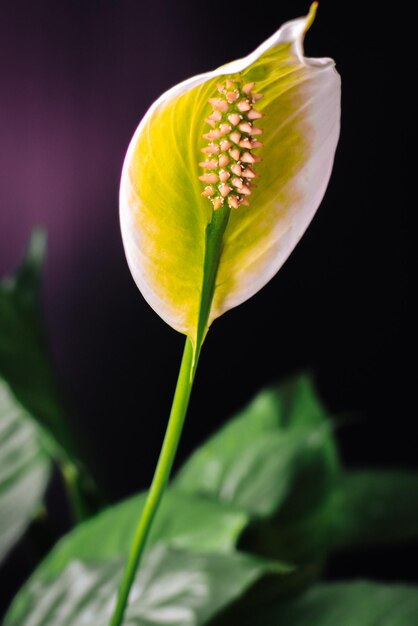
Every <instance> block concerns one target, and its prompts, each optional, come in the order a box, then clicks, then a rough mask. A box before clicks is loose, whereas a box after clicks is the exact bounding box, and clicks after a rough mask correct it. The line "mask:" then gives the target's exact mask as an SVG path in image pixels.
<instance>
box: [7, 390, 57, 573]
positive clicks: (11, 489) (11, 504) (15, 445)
mask: <svg viewBox="0 0 418 626" xmlns="http://www.w3.org/2000/svg"><path fill="white" fill-rule="evenodd" d="M50 470H51V462H50V459H49V457H48V455H47V454H46V452H45V451H44V450H43V448H42V447H41V442H40V438H39V432H38V430H37V429H36V427H35V424H34V422H33V419H32V418H31V416H30V415H29V414H28V413H27V411H25V409H24V408H23V407H22V406H21V405H20V404H19V403H18V401H17V400H16V398H15V397H14V395H13V394H12V392H11V390H10V388H9V387H8V385H7V384H6V383H5V382H4V381H2V380H1V378H0V561H1V560H2V559H3V558H4V557H5V555H6V554H7V553H8V552H9V550H10V549H11V548H12V547H13V545H14V544H15V543H16V541H17V540H18V539H19V538H20V536H21V535H22V534H23V533H24V531H25V530H26V527H27V526H28V525H29V523H30V522H31V520H32V518H33V516H34V515H35V512H36V508H37V507H38V506H39V504H40V503H41V501H42V498H43V495H44V491H45V488H46V485H47V482H48V478H49V475H50Z"/></svg>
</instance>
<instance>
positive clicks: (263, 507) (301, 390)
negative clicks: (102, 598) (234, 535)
mask: <svg viewBox="0 0 418 626" xmlns="http://www.w3.org/2000/svg"><path fill="white" fill-rule="evenodd" d="M338 476H339V466H338V458H337V452H336V447H335V443H334V440H333V436H332V430H331V428H330V424H329V421H328V418H327V411H326V409H325V408H324V407H323V405H322V404H321V402H320V401H319V399H318V397H317V395H316V393H315V390H314V387H313V385H312V383H311V381H310V379H309V377H308V376H307V375H302V376H299V377H296V378H294V379H293V380H289V381H287V382H285V383H284V384H282V385H280V386H279V387H276V388H271V389H267V390H265V391H262V392H261V393H260V394H259V395H258V396H257V397H256V398H255V400H254V401H253V402H252V403H251V404H250V405H249V406H248V407H247V408H246V409H244V411H242V412H241V413H240V414H239V415H237V416H236V417H235V418H234V419H232V420H231V421H230V422H228V423H227V424H226V426H224V427H223V428H222V429H221V430H220V431H219V432H218V433H216V434H215V435H213V436H212V437H211V438H210V439H209V440H208V441H207V442H206V443H204V444H203V445H202V446H201V447H200V448H199V449H198V450H197V451H196V452H195V453H194V454H193V455H192V456H191V458H190V459H189V460H188V461H187V462H186V464H185V465H184V466H183V468H182V469H181V470H180V472H179V474H178V476H177V479H176V481H175V484H176V486H177V487H178V488H181V489H183V490H185V491H187V492H189V493H199V494H204V495H206V496H207V497H211V498H213V499H216V500H218V501H221V502H227V503H230V504H233V505H234V506H236V507H238V508H242V509H244V510H246V511H247V512H248V513H249V514H250V515H251V516H252V517H253V519H254V522H253V524H252V525H251V528H250V530H249V531H248V532H247V533H246V534H245V536H244V539H243V540H242V542H241V544H240V545H242V546H243V547H244V548H245V549H248V550H249V551H252V552H257V553H259V554H262V555H264V556H268V557H269V558H273V557H274V558H279V559H281V560H282V559H284V560H285V561H291V562H295V563H298V564H303V563H307V562H309V563H310V565H309V568H310V571H311V574H310V575H311V576H312V575H313V572H315V574H316V573H317V570H318V563H319V562H320V561H322V560H323V557H324V554H325V551H326V549H327V547H328V545H329V540H330V533H329V530H330V524H331V520H330V511H331V503H332V498H333V496H334V493H335V488H336V484H337V480H338ZM314 562H315V563H316V564H315V565H314V564H313V563H314Z"/></svg>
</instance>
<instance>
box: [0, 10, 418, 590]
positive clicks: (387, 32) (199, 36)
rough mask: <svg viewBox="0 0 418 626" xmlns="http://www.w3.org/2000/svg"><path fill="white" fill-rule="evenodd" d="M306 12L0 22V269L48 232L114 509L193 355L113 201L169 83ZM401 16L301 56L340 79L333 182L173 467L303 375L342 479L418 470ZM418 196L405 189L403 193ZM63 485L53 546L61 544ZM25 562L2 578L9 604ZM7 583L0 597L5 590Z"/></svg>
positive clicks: (350, 14) (158, 432)
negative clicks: (325, 62) (381, 470)
mask: <svg viewBox="0 0 418 626" xmlns="http://www.w3.org/2000/svg"><path fill="white" fill-rule="evenodd" d="M307 9H308V3H307V2H298V1H297V2H295V1H293V2H280V3H271V6H270V7H269V6H268V5H267V3H254V6H253V7H252V8H250V9H244V8H242V7H241V5H240V3H237V5H236V6H234V5H233V3H231V2H228V3H226V4H225V6H224V7H223V6H222V3H221V2H217V3H212V4H211V3H208V2H207V1H205V2H200V1H199V2H194V3H191V2H170V1H169V0H165V1H162V0H155V1H153V2H147V3H142V2H134V1H131V2H129V1H126V0H121V1H120V2H116V1H113V2H111V1H102V2H99V1H96V2H95V1H84V2H81V1H80V2H79V1H73V2H46V1H44V2H37V3H31V2H27V3H19V2H17V3H3V4H2V7H1V13H2V18H1V23H0V35H1V37H0V58H1V64H2V72H4V76H3V79H2V80H1V83H0V85H1V86H0V88H1V91H2V97H1V102H0V107H1V116H0V134H1V137H2V140H1V142H0V143H1V146H0V166H1V167H0V172H1V173H0V176H1V186H0V270H1V271H2V273H6V272H8V271H11V270H12V269H13V267H14V265H15V264H16V263H17V261H18V259H19V257H20V256H21V254H22V251H23V248H24V246H25V242H26V240H27V238H28V236H29V232H30V229H31V227H32V226H34V225H36V224H43V225H45V226H46V227H47V228H48V231H49V254H48V260H47V266H46V273H45V281H44V308H45V315H46V319H47V324H48V329H49V336H50V342H51V350H52V353H53V357H54V360H55V363H56V365H57V368H58V371H59V373H60V376H61V378H62V381H63V386H64V388H65V391H66V394H67V397H68V398H69V400H70V403H71V406H72V416H73V422H74V426H75V428H76V429H77V430H78V432H79V434H80V435H81V436H83V437H84V439H85V441H86V443H87V445H88V446H89V447H90V448H91V449H92V450H93V453H94V457H95V469H96V473H97V474H98V475H99V477H100V479H101V481H102V483H103V484H104V485H105V487H106V489H107V493H108V497H109V499H110V500H112V501H117V500H118V499H120V498H122V497H124V496H127V495H128V494H131V493H134V492H135V491H138V490H139V489H143V488H145V487H146V486H147V485H148V484H149V481H150V479H151V476H152V470H153V467H154V464H155V461H156V458H157V454H158V450H159V446H160V442H161V438H162V435H163V432H164V428H165V423H166V418H167V414H168V411H169V407H170V402H171V396H172V392H173V388H174V384H175V379H176V375H177V368H178V364H179V359H180V355H181V350H182V344H183V337H182V336H180V335H178V334H176V333H175V332H174V331H173V330H172V329H171V328H169V327H168V326H166V325H165V324H164V323H163V322H162V321H161V320H160V319H159V318H158V316H157V315H156V314H155V313H154V312H153V311H152V310H151V309H150V308H149V307H148V305H147V304H146V303H145V301H144V300H143V299H142V296H141V295H140V294H139V293H138V291H137V290H136V287H135V286H134V283H133V281H132V279H131V277H130V275H129V272H128V269H127V266H126V263H125V260H124V253H123V249H122V245H121V239H120V233H119V225H118V213H117V194H118V184H119V176H120V169H121V164H122V161H123V157H124V152H125V150H126V147H127V145H128V142H129V140H130V137H131V135H132V133H133V131H134V129H135V127H136V125H137V123H138V122H139V120H140V118H141V117H142V115H143V114H144V112H145V111H146V109H147V107H148V106H149V105H150V104H151V103H152V102H153V100H154V99H155V98H156V97H158V95H159V94H160V93H161V92H163V91H165V90H166V89H167V88H168V87H170V86H172V85H173V84H175V83H177V82H179V81H180V80H183V79H184V78H187V77H189V76H191V75H193V74H196V73H200V72H202V71H206V70H210V69H213V68H215V67H217V66H218V65H220V64H223V63H225V62H226V61H228V60H231V59H233V58H237V57H239V56H243V55H245V54H247V53H248V52H250V51H251V50H252V49H254V48H255V47H256V46H257V45H258V44H259V43H260V42H261V41H262V40H264V39H265V38H266V37H267V36H269V35H271V34H272V32H273V31H274V30H275V29H276V28H277V27H278V26H279V25H280V24H281V23H282V22H284V21H286V20H288V19H291V18H294V17H298V16H299V15H303V14H304V13H306V11H307ZM408 21H409V18H408V15H405V14H404V13H403V7H402V5H401V4H398V5H396V4H395V5H392V7H391V11H390V12H384V11H383V9H382V5H381V4H377V3H376V4H374V3H369V4H366V5H364V4H362V5H360V4H357V5H355V4H352V5H349V4H348V3H344V4H343V3H336V2H326V1H323V2H321V6H320V7H319V11H318V16H317V19H316V21H315V24H314V26H313V27H312V29H311V31H310V32H309V34H308V36H307V40H306V53H307V55H308V56H331V57H333V58H334V59H335V60H336V62H337V68H338V70H339V72H340V74H341V75H342V81H343V99H342V132H341V139H340V143H339V147H338V150H337V156H336V161H335V167H334V172H333V175H332V178H331V181H330V184H329V188H328V191H327V193H326V196H325V198H324V200H323V202H322V205H321V207H320V209H319V211H318V213H317V215H316V217H315V219H314V221H313V223H312V225H311V226H310V228H309V230H308V232H307V233H306V235H305V236H304V238H303V239H302V241H301V243H300V244H299V245H298V247H297V249H296V250H295V251H294V253H293V254H292V256H291V257H290V259H289V260H288V261H287V263H286V264H285V266H284V267H283V268H282V270H281V271H280V272H279V274H278V275H277V276H276V277H275V278H274V279H273V280H272V281H271V282H270V283H269V284H268V285H267V287H265V288H264V289H263V290H262V291H261V292H260V293H259V294H257V295H256V296H255V297H253V298H252V299H251V300H250V301H249V302H247V303H246V304H244V305H242V306H240V307H238V308H237V309H235V310H233V311H231V312H229V313H227V314H226V315H225V316H223V317H222V318H221V319H220V320H218V321H217V322H216V323H215V324H214V325H213V327H212V329H211V331H210V333H209V335H208V339H207V342H206V344H205V346H204V352H203V355H202V360H201V365H200V366H199V371H198V376H197V380H196V384H195V389H194V392H193V398H192V402H191V407H190V411H189V416H188V421H187V425H186V429H185V433H184V437H183V440H182V444H181V450H180V453H179V457H178V460H179V461H181V459H182V458H184V457H185V455H186V454H187V453H188V452H190V451H191V450H192V449H193V447H194V446H195V445H196V444H198V443H199V442H200V441H202V440H203V439H204V438H205V437H206V436H207V435H208V434H209V433H211V432H212V431H213V430H214V429H215V428H216V427H217V426H218V425H220V424H221V423H222V422H223V421H224V420H225V419H226V418H227V417H228V416H229V415H231V413H233V412H234V411H235V410H237V409H239V408H240V407H241V406H243V405H244V404H245V403H246V402H248V401H249V399H250V398H251V397H252V396H253V395H254V394H255V393H256V392H257V390H258V389H260V388H261V387H262V386H263V385H265V384H266V383H269V382H272V381H274V380H277V379H280V378H281V377H283V376H285V375H288V374H289V373H292V372H296V371H299V370H301V369H306V368H309V369H310V370H312V371H313V372H314V373H315V375H316V379H317V383H318V387H319V389H320V391H321V393H322V395H323V397H324V399H325V401H326V402H327V404H328V405H329V407H330V409H331V410H332V411H333V412H334V413H335V415H346V414H347V415H352V414H353V411H354V412H355V413H356V416H357V419H356V421H355V422H351V424H350V425H349V426H346V427H345V428H343V429H342V430H340V431H339V432H338V438H339V442H340V446H341V452H342V458H343V460H344V462H345V463H346V464H348V465H351V466H366V465H368V466H375V467H398V466H401V467H404V468H413V467H416V466H417V456H416V440H414V436H413V434H414V427H415V420H416V409H415V406H416V402H415V396H416V384H415V374H414V372H413V371H412V368H413V366H414V350H413V348H412V341H413V331H414V330H415V328H414V326H415V325H413V322H412V319H413V315H412V307H411V301H410V296H411V293H412V285H411V284H410V282H409V281H410V276H411V269H412V267H413V263H414V259H413V255H412V241H413V239H414V231H413V228H412V215H413V214H414V213H415V211H416V208H415V207H416V202H415V194H412V188H413V186H414V187H415V178H416V174H415V164H414V163H413V161H412V158H411V155H410V154H408V152H409V147H410V145H412V143H413V135H414V133H415V125H416V119H415V117H414V115H413V112H414V105H415V103H414V99H413V97H412V95H411V94H410V91H411V89H412V85H413V83H414V81H415V80H416V72H415V70H413V60H412V57H413V51H412V43H411V37H410V36H409V33H408V32H407V31H408ZM411 180H412V183H411ZM60 493H61V490H60V487H59V485H58V482H57V480H55V482H54V484H53V486H52V488H51V489H50V492H49V500H50V502H51V504H52V509H53V515H52V527H53V530H54V532H55V533H56V535H58V534H59V533H61V532H63V531H64V530H65V528H66V527H67V523H68V521H67V516H66V511H65V501H64V500H63V498H62V496H61V495H60ZM417 557H418V553H417V550H415V551H413V550H411V549H406V548H405V549H403V548H399V549H397V550H390V551H386V552H385V553H384V554H377V553H372V552H370V553H368V554H367V555H355V556H354V557H352V558H350V560H348V559H346V558H339V559H336V560H335V561H334V562H333V563H331V565H330V568H329V575H330V576H334V577H335V576H338V577H344V576H351V575H356V576H375V577H379V578H381V579H387V580H406V579H409V580H413V579H414V577H415V579H416V573H415V571H416V567H415V563H416V562H417ZM29 562H30V555H29V552H28V548H26V547H21V548H19V549H18V550H15V551H14V552H13V554H12V555H11V556H10V558H9V559H8V561H7V563H6V565H5V567H3V570H2V589H3V592H2V596H3V597H2V600H3V602H6V600H7V597H8V594H10V593H11V592H12V591H13V589H14V588H15V587H16V585H17V584H18V583H19V582H20V581H21V580H22V579H23V578H24V577H25V575H27V573H28V567H29ZM3 581H4V582H3Z"/></svg>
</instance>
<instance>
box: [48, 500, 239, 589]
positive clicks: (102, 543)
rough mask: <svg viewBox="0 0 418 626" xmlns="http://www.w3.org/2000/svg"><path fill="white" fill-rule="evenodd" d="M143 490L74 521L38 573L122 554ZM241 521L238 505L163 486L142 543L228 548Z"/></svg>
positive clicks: (126, 549) (193, 548) (51, 572)
mask: <svg viewBox="0 0 418 626" xmlns="http://www.w3.org/2000/svg"><path fill="white" fill-rule="evenodd" d="M145 496H146V494H140V495H138V496H134V497H132V498H129V499H128V500H125V501H124V502H122V503H120V504H117V505H115V506H112V507H110V508H109V509H107V510H105V511H103V512H102V513H99V514H98V515H96V516H95V517H94V518H92V519H90V520H88V521H86V522H83V523H82V524H80V525H79V526H78V527H77V528H75V529H74V530H73V531H72V532H71V533H69V534H68V535H67V536H65V537H64V538H63V539H61V541H60V542H59V543H58V544H57V545H56V546H55V548H54V550H53V551H52V553H51V554H50V555H49V556H48V557H47V559H46V560H45V562H44V563H43V564H41V566H40V568H38V570H37V571H38V573H42V576H49V577H52V576H55V575H57V574H59V573H60V572H61V571H62V570H63V569H64V568H65V567H66V566H67V565H68V564H69V563H70V562H71V561H72V560H81V561H85V562H93V563H101V562H107V561H109V560H114V559H116V558H119V557H125V556H126V555H127V554H128V552H129V548H130V545H131V542H132V539H133V535H134V532H135V528H136V525H137V523H138V519H139V516H140V513H141V511H142V508H143V506H144V502H145ZM247 522H248V517H247V515H246V514H245V513H243V512H241V511H237V510H233V509H231V508H230V507H227V506H223V505H221V504H219V503H216V502H210V501H208V500H205V499H203V498H199V497H196V496H192V495H188V494H183V493H181V492H178V491H176V490H174V489H169V490H168V491H167V492H166V494H165V496H164V498H163V501H162V503H161V507H160V509H159V511H158V515H157V516H156V519H155V523H154V525H153V527H152V530H151V534H150V536H149V539H148V544H147V545H148V547H151V546H153V545H155V544H157V543H159V542H164V543H165V544H169V545H171V546H173V547H176V548H182V549H187V550H190V551H200V552H202V551H203V552H209V551H218V552H231V551H232V550H233V548H234V545H235V543H236V541H237V539H238V537H239V536H240V534H241V532H242V530H243V528H244V527H245V525H246V524H247Z"/></svg>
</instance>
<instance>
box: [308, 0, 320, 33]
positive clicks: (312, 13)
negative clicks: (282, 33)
mask: <svg viewBox="0 0 418 626" xmlns="http://www.w3.org/2000/svg"><path fill="white" fill-rule="evenodd" d="M318 6H319V2H312V4H311V6H310V7H309V13H308V15H307V16H306V22H305V33H306V32H307V31H308V30H309V29H310V27H311V26H312V24H313V23H314V21H315V17H316V12H317V10H318Z"/></svg>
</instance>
